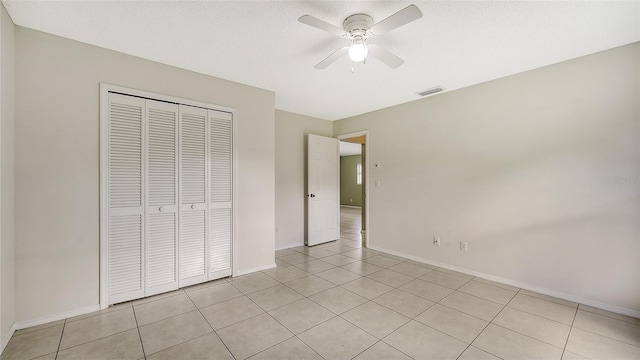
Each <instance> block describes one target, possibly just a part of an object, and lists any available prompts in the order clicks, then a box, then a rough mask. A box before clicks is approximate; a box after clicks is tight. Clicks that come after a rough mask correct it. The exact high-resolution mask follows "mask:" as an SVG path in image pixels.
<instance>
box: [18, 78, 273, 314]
mask: <svg viewBox="0 0 640 360" xmlns="http://www.w3.org/2000/svg"><path fill="white" fill-rule="evenodd" d="M110 92H115V93H120V94H123V95H133V96H138V97H141V98H146V99H151V100H157V101H166V102H172V103H176V104H179V105H188V106H194V107H199V108H204V109H208V110H217V111H222V112H227V113H230V114H231V119H232V120H231V124H232V132H233V134H232V167H233V169H232V176H233V179H232V181H233V183H232V190H231V206H232V224H231V235H232V236H231V241H232V248H231V268H232V274H233V275H234V276H237V275H238V274H239V273H242V272H239V271H238V270H237V265H236V264H237V233H238V231H237V229H238V207H237V205H238V201H237V199H238V196H237V189H238V176H237V174H238V156H237V153H238V152H237V149H238V131H237V129H238V124H237V122H238V116H237V110H236V109H234V108H231V107H227V106H222V105H217V104H211V103H205V102H201V101H196V100H190V99H185V98H179V97H175V96H171V95H165V94H160V93H154V92H150V91H143V90H137V89H132V88H126V87H122V86H118V85H112V84H107V83H100V104H99V105H100V177H99V179H100V205H99V208H100V214H99V216H100V231H99V234H100V240H99V241H100V245H99V248H100V255H99V259H100V274H99V281H100V284H99V290H100V296H99V299H100V304H99V305H98V309H106V308H107V307H108V306H109V294H108V282H107V280H106V276H108V272H109V269H108V258H107V256H108V241H107V240H106V239H107V233H106V232H107V218H108V217H107V216H104V214H108V211H109V208H108V204H107V201H105V199H107V192H108V179H107V165H108V158H107V156H108V154H107V151H106V146H107V144H108V140H109V139H108V135H109V132H108V117H109V113H108V111H109V93H110ZM208 118H209V117H208V115H207V124H208ZM178 121H179V114H178ZM178 141H180V135H179V134H178ZM178 148H180V146H178ZM207 175H208V172H207ZM145 181H146V180H145ZM207 183H208V181H207ZM207 186H209V184H207ZM178 200H179V195H178ZM177 205H178V206H180V203H179V201H178V204H177ZM207 206H208V202H207ZM146 210H147V209H146V206H143V214H144V213H146ZM145 216H146V215H145ZM207 255H208V252H207V253H206V254H205V258H206V256H207ZM273 267H275V263H274V264H273ZM256 271H259V270H256ZM250 272H252V271H250ZM244 273H246V272H244ZM207 276H208V270H207ZM207 281H208V280H207ZM74 316H75V315H74ZM50 321H55V320H50ZM30 326H33V325H30Z"/></svg>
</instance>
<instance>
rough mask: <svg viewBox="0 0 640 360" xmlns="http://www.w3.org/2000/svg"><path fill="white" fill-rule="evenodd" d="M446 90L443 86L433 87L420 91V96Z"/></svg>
mask: <svg viewBox="0 0 640 360" xmlns="http://www.w3.org/2000/svg"><path fill="white" fill-rule="evenodd" d="M444 90H445V89H444V88H443V87H442V86H436V87H433V88H431V89H427V90H423V91H420V92H419V93H418V95H420V96H429V95H433V94H436V93H439V92H441V91H444Z"/></svg>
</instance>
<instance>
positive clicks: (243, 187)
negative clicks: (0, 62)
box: [15, 27, 275, 321]
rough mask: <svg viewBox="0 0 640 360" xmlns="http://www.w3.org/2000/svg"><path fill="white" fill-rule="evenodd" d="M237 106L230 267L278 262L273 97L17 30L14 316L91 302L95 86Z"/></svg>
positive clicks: (95, 285)
mask: <svg viewBox="0 0 640 360" xmlns="http://www.w3.org/2000/svg"><path fill="white" fill-rule="evenodd" d="M100 82H105V83H110V84H115V85H120V86H124V87H130V88H135V89H141V90H146V91H151V92H156V93H160V94H167V95H171V96H176V97H181V98H187V99H193V100H197V101H203V102H208V103H213V104H219V105H224V106H229V107H233V108H236V109H237V117H238V119H237V121H238V123H237V132H238V134H237V139H238V144H237V160H238V169H237V174H238V182H237V185H238V189H237V194H238V201H237V204H238V209H237V211H238V212H237V213H238V218H237V225H238V228H237V259H238V261H237V264H236V265H237V269H238V271H239V272H248V271H252V270H256V269H260V268H266V267H269V266H271V265H273V264H274V241H275V240H274V232H273V224H274V223H275V216H274V208H275V183H274V179H275V169H274V162H275V144H274V139H275V132H274V102H275V96H274V93H272V92H270V91H265V90H261V89H257V88H253V87H249V86H246V85H242V84H238V83H233V82H229V81H225V80H222V79H218V78H214V77H210V76H205V75H202V74H198V73H195V72H190V71H186V70H182V69H178V68H174V67H170V66H166V65H162V64H158V63H154V62H151V61H147V60H143V59H140V58H136V57H133V56H129V55H124V54H121V53H117V52H114V51H110V50H105V49H102V48H98V47H95V46H90V45H86V44H83V43H80V42H76V41H71V40H67V39H63V38H60V37H56V36H53V35H49V34H45V33H42V32H38V31H34V30H30V29H26V28H22V27H16V92H15V96H16V128H15V163H16V168H15V176H16V189H15V190H16V194H15V202H16V207H15V211H16V214H15V215H16V223H15V228H16V259H17V261H16V316H17V319H18V321H27V320H31V319H38V318H42V317H43V316H48V315H54V314H64V313H65V312H68V311H73V310H77V309H82V308H86V307H90V306H95V305H96V304H98V301H99V293H98V290H99V268H98V266H99V251H98V245H99V232H98V230H99V229H98V224H99V212H98V210H99V208H98V205H99V193H98V191H99V183H98V179H99V83H100Z"/></svg>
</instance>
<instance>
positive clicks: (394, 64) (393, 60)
mask: <svg viewBox="0 0 640 360" xmlns="http://www.w3.org/2000/svg"><path fill="white" fill-rule="evenodd" d="M369 55H371V56H373V57H374V58H376V59H378V60H380V61H382V62H383V63H385V64H387V65H388V66H389V67H390V68H392V69H396V68H398V67H399V66H400V65H402V64H404V60H402V59H401V58H399V57H398V56H397V55H396V54H394V53H392V52H391V51H389V50H387V49H385V48H383V47H380V46H378V45H376V44H370V45H369Z"/></svg>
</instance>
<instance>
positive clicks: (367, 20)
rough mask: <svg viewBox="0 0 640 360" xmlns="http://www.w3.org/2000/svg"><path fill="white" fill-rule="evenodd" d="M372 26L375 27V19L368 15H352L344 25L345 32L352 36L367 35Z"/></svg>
mask: <svg viewBox="0 0 640 360" xmlns="http://www.w3.org/2000/svg"><path fill="white" fill-rule="evenodd" d="M371 26H373V19H372V18H371V16H369V15H366V14H354V15H351V16H349V17H348V18H346V19H345V20H344V23H342V27H343V28H344V30H345V31H346V32H348V33H349V35H351V36H354V35H361V36H362V35H365V34H366V33H367V30H369V29H370V28H371Z"/></svg>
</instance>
